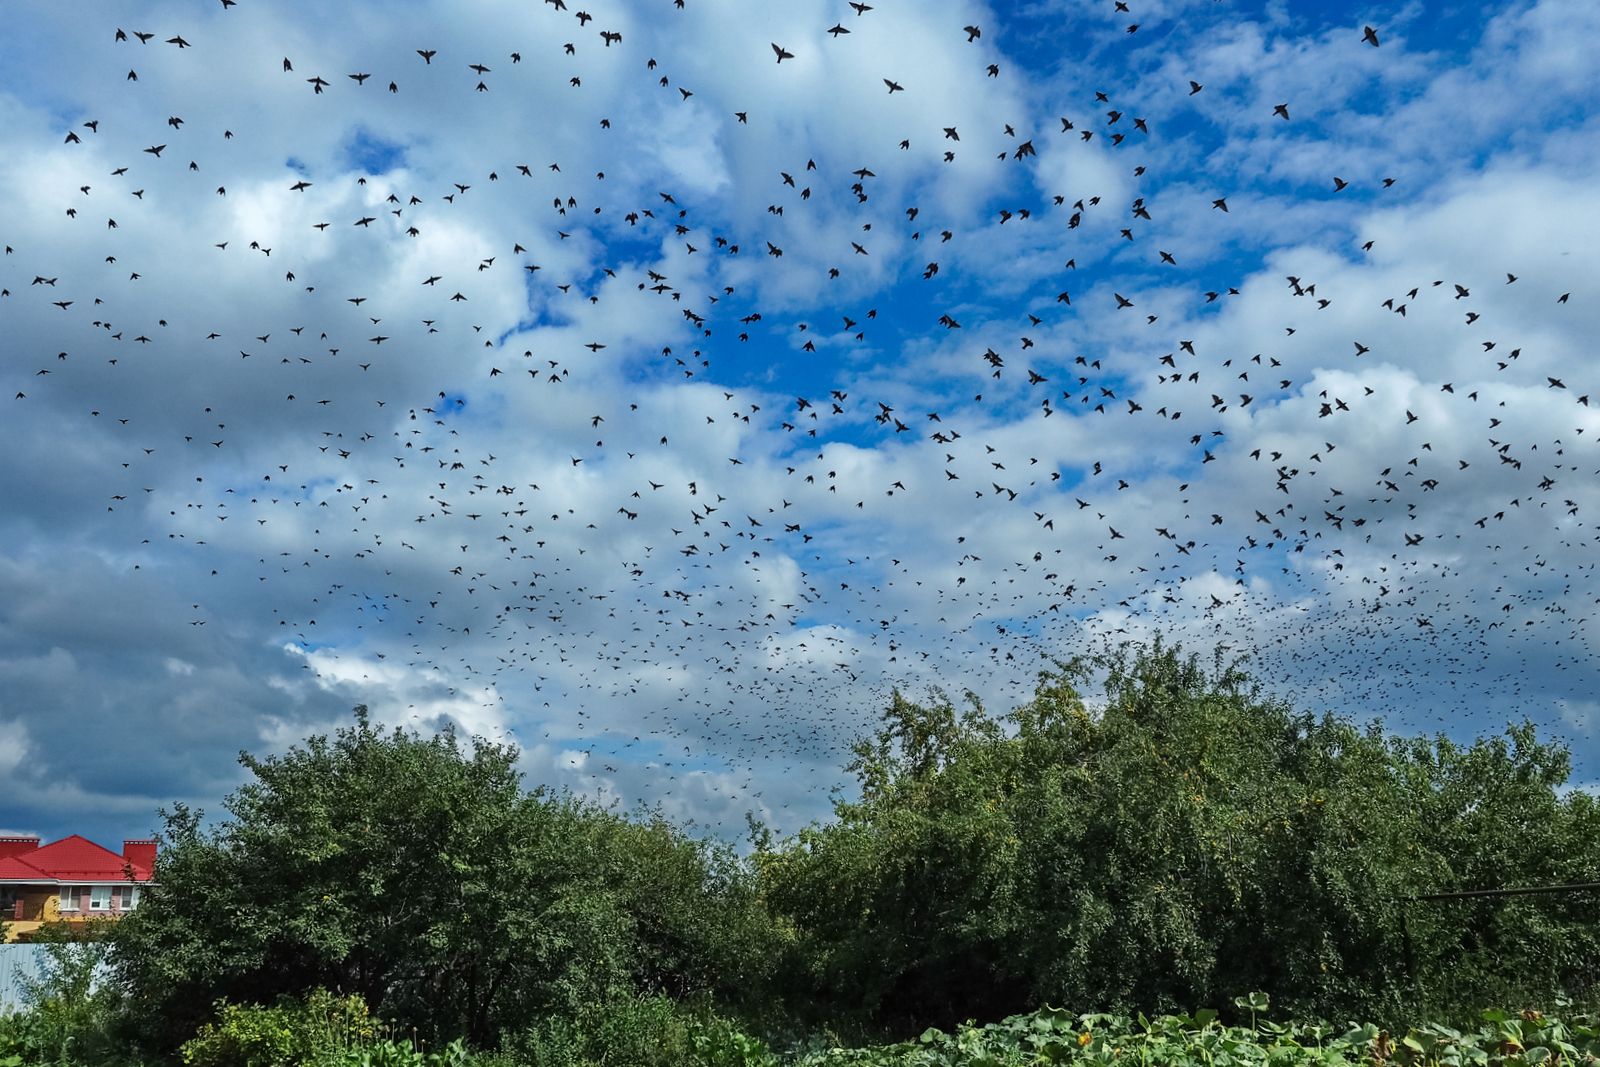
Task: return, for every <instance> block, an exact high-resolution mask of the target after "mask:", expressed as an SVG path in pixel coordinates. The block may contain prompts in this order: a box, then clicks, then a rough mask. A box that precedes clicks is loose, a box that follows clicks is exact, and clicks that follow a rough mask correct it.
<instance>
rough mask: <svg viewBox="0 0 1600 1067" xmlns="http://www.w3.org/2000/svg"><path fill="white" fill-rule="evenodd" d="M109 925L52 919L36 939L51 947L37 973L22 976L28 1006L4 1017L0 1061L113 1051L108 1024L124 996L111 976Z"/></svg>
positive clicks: (75, 1058)
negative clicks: (107, 963) (107, 965)
mask: <svg viewBox="0 0 1600 1067" xmlns="http://www.w3.org/2000/svg"><path fill="white" fill-rule="evenodd" d="M109 926H110V924H109V923H104V922H94V921H91V922H89V923H85V924H79V925H77V926H74V925H72V924H69V923H65V922H61V923H49V924H46V925H44V926H41V927H39V928H38V929H37V930H35V931H34V933H33V936H32V940H33V942H34V943H36V944H43V945H45V946H46V947H45V952H44V958H43V961H42V963H41V965H40V972H39V974H38V975H37V976H36V977H28V976H21V977H19V980H18V985H19V992H20V994H21V999H22V1002H23V1004H24V1006H25V1008H26V1010H25V1011H23V1012H21V1013H16V1014H12V1015H10V1016H6V1017H4V1018H0V1060H4V1059H6V1058H9V1057H11V1056H15V1057H17V1062H18V1063H19V1064H29V1065H32V1064H47V1063H49V1064H56V1063H59V1064H67V1063H74V1064H76V1063H97V1062H101V1061H103V1060H105V1059H106V1058H107V1057H109V1056H110V1055H111V1054H112V1049H113V1047H114V1046H113V1042H112V1041H111V1040H110V1039H109V1038H108V1036H107V1030H108V1025H109V1023H110V1021H111V1020H112V1018H113V1017H114V1015H115V1014H116V1012H117V1011H118V1009H119V1007H120V1003H121V999H122V998H121V996H120V994H119V992H118V990H117V988H116V986H115V985H114V984H113V983H110V982H106V981H103V979H105V978H106V977H107V975H106V974H105V972H104V964H105V961H106V958H107V954H108V952H109V950H110V947H111V946H110V942H109V940H108V935H109V929H108V927H109Z"/></svg>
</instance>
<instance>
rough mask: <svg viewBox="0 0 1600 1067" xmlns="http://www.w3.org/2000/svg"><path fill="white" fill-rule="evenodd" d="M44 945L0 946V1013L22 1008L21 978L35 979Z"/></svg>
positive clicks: (37, 974)
mask: <svg viewBox="0 0 1600 1067" xmlns="http://www.w3.org/2000/svg"><path fill="white" fill-rule="evenodd" d="M44 951H45V946H44V945H0V1012H7V1011H16V1010H18V1009H19V1008H21V1007H22V1003H21V998H22V983H21V982H20V981H18V979H19V978H21V977H26V978H37V977H38V976H39V965H40V962H41V961H42V958H43V956H44Z"/></svg>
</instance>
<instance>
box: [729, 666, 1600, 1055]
mask: <svg viewBox="0 0 1600 1067" xmlns="http://www.w3.org/2000/svg"><path fill="white" fill-rule="evenodd" d="M1091 669H1099V670H1101V671H1103V672H1104V674H1105V690H1104V692H1105V699H1104V704H1103V706H1102V707H1101V708H1100V709H1099V710H1095V711H1091V710H1090V709H1089V708H1088V707H1087V706H1086V705H1085V704H1084V702H1083V700H1082V698H1081V697H1080V695H1079V692H1078V690H1077V688H1075V685H1076V684H1081V682H1082V681H1083V680H1084V679H1086V678H1087V677H1089V675H1090V671H1091ZM854 752H855V760H854V762H853V763H852V764H851V769H852V770H853V771H854V772H855V773H856V775H857V777H858V780H859V783H860V797H859V799H857V800H855V801H851V802H846V803H841V804H839V805H838V806H837V808H836V812H835V816H836V817H835V821H834V822H833V823H832V824H829V825H827V826H824V827H812V828H810V829H807V830H805V831H802V832H801V833H800V834H798V835H796V836H795V837H793V838H791V839H789V840H787V841H784V842H782V843H780V844H777V845H768V846H767V847H766V848H764V849H762V851H761V852H760V853H759V854H758V856H757V862H758V865H759V869H760V872H761V878H762V886H763V894H764V895H765V897H766V899H768V900H769V901H770V902H771V904H772V906H773V907H774V908H775V909H776V910H777V911H779V912H780V914H782V915H783V916H784V917H786V918H787V919H789V920H790V921H791V922H792V923H793V924H794V926H795V929H796V938H797V942H796V945H797V953H798V956H799V958H800V959H801V960H803V961H804V964H805V966H806V972H807V973H806V984H805V985H804V987H803V989H802V991H803V992H804V993H805V994H806V995H808V996H810V997H813V998H816V999H818V1000H820V1002H821V1003H822V1005H824V1006H826V1010H835V1009H837V1008H838V1007H839V1006H845V1005H863V1006H865V1007H866V1009H867V1010H868V1011H869V1013H870V1015H871V1016H872V1017H873V1018H874V1019H876V1020H877V1021H879V1022H882V1023H886V1024H889V1025H891V1026H894V1027H896V1028H904V1029H907V1030H910V1031H914V1030H916V1029H918V1028H920V1027H922V1026H925V1025H928V1024H936V1025H946V1026H948V1025H951V1024H952V1023H954V1022H957V1021H959V1020H961V1019H964V1018H968V1017H972V1016H977V1017H980V1018H998V1017H1000V1016H1002V1015H1005V1014H1008V1013H1011V1012H1015V1011H1022V1010H1027V1009H1030V1008H1034V1007H1038V1006H1040V1005H1042V1004H1045V1003H1050V1004H1057V1005H1070V1006H1071V1007H1072V1008H1073V1009H1074V1010H1121V1011H1139V1010H1143V1011H1146V1012H1154V1011H1163V1010H1176V1009H1180V1008H1193V1007H1194V1006H1196V1005H1197V1004H1224V1003H1227V1002H1228V1001H1230V1000H1231V999H1232V998H1233V997H1235V996H1240V995H1245V994H1249V993H1251V992H1253V991H1255V990H1267V991H1268V992H1270V993H1271V994H1272V995H1273V1002H1274V1003H1275V1004H1278V1005H1282V1006H1283V1007H1284V1008H1285V1009H1287V1010H1288V1011H1291V1012H1296V1013H1300V1014H1303V1015H1310V1016H1319V1015H1320V1016H1326V1017H1336V1018H1341V1019H1343V1018H1350V1017H1356V1016H1363V1015H1365V1016H1376V1017H1379V1018H1383V1019H1395V1018H1398V1017H1400V1016H1401V1015H1404V1014H1406V1013H1408V1012H1411V1011H1414V1010H1416V1009H1417V1007H1418V992H1417V990H1416V989H1414V988H1412V987H1411V986H1410V984H1409V983H1408V982H1407V980H1406V975H1405V971H1404V967H1403V964H1402V962H1401V960H1402V953H1401V944H1400V931H1399V925H1398V914H1397V905H1396V903H1395V899H1396V898H1397V897H1400V896H1405V895H1410V894H1414V893H1418V892H1424V891H1430V890H1437V889H1440V888H1454V887H1483V886H1502V885H1516V884H1524V885H1526V884H1541V883H1547V882H1551V881H1567V880H1572V881H1593V880H1596V879H1597V878H1600V859H1597V857H1596V856H1595V854H1594V850H1593V849H1592V846H1591V845H1590V844H1589V843H1590V842H1592V841H1593V840H1594V838H1595V834H1596V832H1597V831H1600V819H1597V814H1596V809H1595V805H1594V803H1593V800H1592V798H1590V797H1589V796H1587V795H1586V794H1583V793H1580V792H1574V793H1569V794H1567V795H1566V796H1562V795H1561V794H1560V793H1559V792H1558V787H1559V786H1560V785H1561V783H1562V782H1563V781H1564V780H1565V777H1566V772H1567V758H1566V752H1565V750H1564V749H1563V748H1562V747H1561V746H1559V745H1556V744H1550V743H1547V742H1541V741H1539V740H1538V738H1537V737H1536V736H1535V732H1534V729H1533V727H1532V726H1531V725H1528V724H1523V725H1521V726H1517V727H1514V728H1512V729H1510V730H1508V732H1507V734H1506V736H1505V737H1504V738H1497V739H1492V740H1480V741H1479V742H1477V743H1476V744H1474V745H1472V746H1470V747H1467V748H1462V747H1460V746H1457V745H1454V744H1452V743H1451V742H1449V741H1447V740H1446V739H1443V738H1435V739H1426V738H1409V739H1406V738H1391V737H1389V736H1387V735H1386V734H1385V733H1384V732H1383V731H1382V729H1380V728H1379V727H1377V726H1376V725H1374V726H1371V727H1368V728H1365V729H1360V728H1357V727H1356V726H1355V725H1354V724H1352V723H1350V722H1348V721H1345V720H1342V719H1339V718H1337V717H1334V716H1324V717H1322V718H1316V717H1314V716H1312V715H1309V714H1305V713H1297V712H1295V711H1294V710H1293V709H1291V708H1290V707H1289V706H1287V705H1286V704H1284V703H1282V702H1281V701H1276V700H1272V699H1267V698H1263V697H1262V696H1261V694H1260V693H1259V691H1258V690H1257V689H1256V688H1255V687H1254V686H1253V685H1252V684H1251V682H1250V680H1249V678H1248V676H1246V675H1245V674H1244V673H1243V672H1242V670H1241V669H1240V663H1239V662H1238V661H1234V662H1227V661H1225V660H1224V658H1223V656H1222V655H1221V654H1220V653H1219V654H1218V656H1217V658H1216V661H1215V663H1214V664H1213V666H1212V668H1211V669H1210V670H1209V671H1208V670H1206V669H1204V668H1203V667H1202V666H1201V664H1200V661H1199V660H1198V658H1197V657H1194V656H1189V657H1184V656H1183V655H1182V654H1181V650H1180V649H1178V648H1176V647H1168V646H1165V645H1163V644H1162V643H1161V642H1159V641H1157V642H1155V643H1154V644H1152V645H1150V646H1124V647H1123V648H1121V649H1119V650H1116V651H1114V652H1112V653H1110V654H1109V655H1106V656H1102V657H1099V658H1098V659H1096V660H1094V661H1075V662H1073V663H1071V664H1057V669H1055V670H1053V671H1048V672H1044V673H1043V674H1042V675H1041V680H1040V684H1039V686H1038V688H1037V689H1036V691H1035V693H1034V698H1033V700H1032V701H1031V702H1030V703H1028V704H1026V705H1024V706H1023V707H1020V708H1017V709H1015V710H1014V711H1012V712H1011V713H1010V714H1009V715H1005V716H1002V717H995V716H992V715H990V714H989V713H988V712H986V711H985V710H984V709H983V708H982V707H981V705H979V704H978V702H977V701H976V700H975V699H974V698H970V697H969V700H968V706H967V708H966V709H965V710H963V711H959V712H958V711H957V709H956V708H955V707H954V706H953V705H952V703H951V702H950V701H949V700H948V699H947V698H945V697H944V696H943V695H942V694H939V693H935V700H934V701H933V702H932V703H931V705H930V706H926V707H924V706H922V705H919V704H916V703H913V702H911V701H909V700H907V699H906V698H905V697H904V696H903V695H901V694H899V693H896V694H895V695H894V697H893V700H892V702H891V704H890V706H889V708H888V709H887V711H886V713H885V723H884V726H883V728H882V729H881V730H880V731H879V732H878V733H877V735H876V736H875V737H874V738H871V739H867V740H864V741H862V742H860V743H858V744H857V745H856V747H855V749H854ZM1597 914H1600V909H1597V908H1596V906H1595V901H1594V900H1592V899H1588V900H1576V899H1573V900H1563V901H1552V900H1548V899H1538V898H1521V899H1519V900H1517V901H1515V902H1503V901H1502V902H1495V901H1484V902H1482V903H1479V904H1476V905H1474V906H1473V907H1472V908H1456V909H1455V910H1453V911H1452V910H1449V909H1436V910H1435V911H1433V912H1430V913H1429V914H1428V915H1427V916H1426V917H1425V918H1423V917H1420V915H1419V913H1418V912H1416V911H1415V909H1414V910H1413V912H1412V924H1413V928H1414V930H1413V932H1414V933H1415V934H1416V941H1417V959H1418V967H1419V970H1420V971H1421V972H1422V983H1421V984H1422V989H1423V993H1424V995H1426V996H1427V997H1430V998H1432V1001H1433V1002H1434V1003H1435V1004H1436V1005H1443V1006H1447V1007H1453V1008H1460V1007H1461V1006H1462V1005H1463V1004H1465V1003H1467V1002H1468V1001H1469V1000H1470V999H1471V998H1472V997H1475V996H1481V995H1490V994H1489V993H1488V992H1487V991H1488V990H1490V989H1491V988H1492V989H1493V992H1494V993H1497V994H1507V993H1509V992H1511V991H1513V990H1515V991H1516V992H1517V993H1518V994H1519V995H1526V994H1535V993H1538V992H1541V991H1542V992H1543V993H1546V994H1548V993H1551V992H1553V991H1554V990H1556V989H1558V988H1562V987H1566V988H1572V986H1573V983H1575V982H1579V981H1581V978H1582V975H1583V973H1584V969H1585V968H1593V967H1594V966H1595V965H1596V963H1597V962H1600V942H1597V937H1596V932H1595V926H1594V925H1593V921H1594V919H1595V918H1596V916H1597Z"/></svg>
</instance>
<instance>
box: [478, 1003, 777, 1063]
mask: <svg viewBox="0 0 1600 1067" xmlns="http://www.w3.org/2000/svg"><path fill="white" fill-rule="evenodd" d="M504 1052H505V1056H504V1059H505V1062H506V1063H507V1065H508V1067H509V1064H516V1065H518V1067H588V1065H591V1064H612V1063H615V1064H628V1065H630V1067H679V1065H688V1064H693V1065H697V1067H776V1065H777V1063H778V1062H779V1061H778V1058H777V1057H776V1056H774V1055H773V1054H772V1052H771V1050H770V1049H768V1048H767V1046H766V1044H765V1043H764V1042H762V1041H760V1040H759V1039H757V1038H753V1037H751V1036H749V1035H747V1034H745V1033H743V1032H742V1031H741V1030H739V1029H738V1028H737V1027H736V1026H735V1025H734V1024H733V1023H731V1022H729V1021H728V1020H726V1019H723V1018H720V1017H718V1016H716V1015H715V1014H713V1013H712V1012H711V1010H710V1008H709V1005H706V1004H699V1005H687V1004H682V1003H679V1002H676V1001H673V1000H672V999H670V998H668V997H665V996H654V997H638V998H627V999H618V1000H614V1001H611V1002H609V1003H606V1004H598V1005H593V1006H590V1007H587V1008H585V1009H583V1010H582V1011H580V1012H579V1013H577V1014H576V1015H571V1016H552V1017H549V1018H546V1019H542V1020H540V1021H539V1022H538V1023H537V1024H535V1025H534V1026H531V1027H529V1028H528V1029H527V1030H525V1031H524V1032H523V1033H521V1034H519V1035H517V1036H515V1037H513V1038H511V1039H509V1040H508V1041H507V1042H506V1045H505V1050H504Z"/></svg>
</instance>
